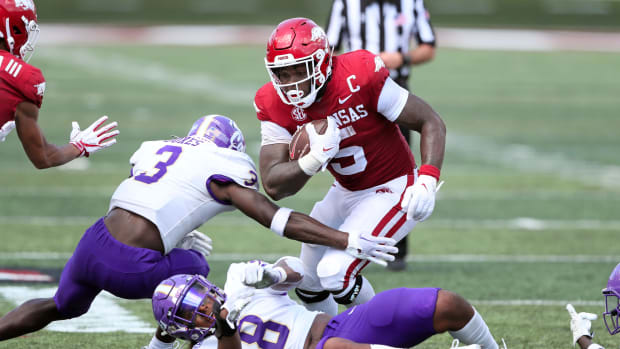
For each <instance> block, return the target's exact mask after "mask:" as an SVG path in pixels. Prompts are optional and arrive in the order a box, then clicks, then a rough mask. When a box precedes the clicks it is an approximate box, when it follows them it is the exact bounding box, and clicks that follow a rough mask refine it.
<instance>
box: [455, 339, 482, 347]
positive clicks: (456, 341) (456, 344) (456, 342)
mask: <svg viewBox="0 0 620 349" xmlns="http://www.w3.org/2000/svg"><path fill="white" fill-rule="evenodd" d="M459 343H460V342H459V340H458V339H455V340H453V341H452V345H451V346H450V349H457V348H458V349H482V347H481V346H480V345H478V344H471V345H467V346H464V347H460V346H459Z"/></svg>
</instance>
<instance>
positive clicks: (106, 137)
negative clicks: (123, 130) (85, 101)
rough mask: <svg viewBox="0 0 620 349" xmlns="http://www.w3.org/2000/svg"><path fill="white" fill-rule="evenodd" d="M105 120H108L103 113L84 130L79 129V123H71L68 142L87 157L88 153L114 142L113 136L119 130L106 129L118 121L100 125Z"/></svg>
mask: <svg viewBox="0 0 620 349" xmlns="http://www.w3.org/2000/svg"><path fill="white" fill-rule="evenodd" d="M106 120H108V117H107V116H105V115H104V116H102V117H100V118H99V119H98V120H97V121H95V122H93V123H92V125H90V126H88V128H87V129H85V130H84V131H82V130H80V125H79V124H78V123H77V121H73V122H72V123H71V125H72V127H73V129H72V130H71V135H70V137H69V143H71V144H72V145H73V146H74V147H76V148H77V149H78V150H79V151H80V156H86V157H88V156H89V155H90V154H92V153H94V152H96V151H99V150H101V149H104V148H107V147H109V146H112V145H114V144H115V143H116V138H114V137H116V135H118V134H119V131H118V130H114V131H111V132H108V131H110V130H112V129H113V128H115V127H116V126H118V123H117V122H116V121H114V122H111V123H109V124H107V125H105V126H103V127H102V126H101V125H103V123H104V122H106Z"/></svg>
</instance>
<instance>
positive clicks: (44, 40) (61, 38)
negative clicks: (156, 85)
mask: <svg viewBox="0 0 620 349" xmlns="http://www.w3.org/2000/svg"><path fill="white" fill-rule="evenodd" d="M41 27H42V29H41V40H39V42H40V45H67V44H71V45H74V44H83V45H119V44H120V45H135V44H142V45H175V46H215V45H248V44H255V45H260V46H264V45H265V44H266V42H267V39H268V38H269V35H270V34H271V31H272V30H273V26H269V25H262V26H242V25H219V26H214V25H164V26H151V27H135V26H133V27H120V26H118V25H114V26H112V25H95V24H84V25H79V24H77V25H66V24H42V25H41ZM435 29H436V33H437V37H438V38H440V40H439V45H440V47H449V48H463V49H474V50H506V51H559V50H568V51H602V52H618V51H620V34H619V33H614V32H607V33H605V32H585V31H564V30H527V29H475V28H435Z"/></svg>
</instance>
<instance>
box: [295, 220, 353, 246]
mask: <svg viewBox="0 0 620 349" xmlns="http://www.w3.org/2000/svg"><path fill="white" fill-rule="evenodd" d="M284 236H285V237H287V238H289V239H293V240H297V241H301V242H305V243H310V244H316V245H324V246H329V247H333V248H336V249H339V250H344V249H346V248H347V244H348V238H349V234H347V233H344V232H341V231H339V230H335V229H332V228H330V227H328V226H326V225H323V224H321V223H319V221H317V220H316V219H314V218H312V217H310V216H308V215H305V214H302V213H299V212H293V213H291V216H290V217H289V219H288V222H287V224H286V227H285V229H284Z"/></svg>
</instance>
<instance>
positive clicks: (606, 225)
mask: <svg viewBox="0 0 620 349" xmlns="http://www.w3.org/2000/svg"><path fill="white" fill-rule="evenodd" d="M99 218H100V217H95V216H93V217H88V216H67V217H56V216H0V224H22V225H44V226H45V225H79V226H90V225H91V224H93V223H94V222H95V221H96V220H97V219H99ZM211 224H213V225H218V224H219V225H221V224H225V225H230V224H234V225H237V226H254V227H258V226H257V225H256V222H254V221H253V220H251V219H249V218H241V219H240V217H238V216H234V215H228V216H224V217H217V218H215V219H214V220H213V221H212V222H211ZM423 226H424V227H425V228H432V229H493V230H498V229H510V230H535V231H537V230H549V229H553V230H561V229H571V230H620V221H619V220H597V219H575V220H561V219H538V218H531V217H516V218H511V219H432V220H429V221H426V222H424V225H423ZM85 228H86V227H85ZM205 229H206V230H208V229H209V228H208V225H207V226H205Z"/></svg>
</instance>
